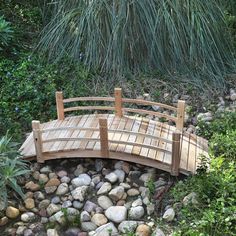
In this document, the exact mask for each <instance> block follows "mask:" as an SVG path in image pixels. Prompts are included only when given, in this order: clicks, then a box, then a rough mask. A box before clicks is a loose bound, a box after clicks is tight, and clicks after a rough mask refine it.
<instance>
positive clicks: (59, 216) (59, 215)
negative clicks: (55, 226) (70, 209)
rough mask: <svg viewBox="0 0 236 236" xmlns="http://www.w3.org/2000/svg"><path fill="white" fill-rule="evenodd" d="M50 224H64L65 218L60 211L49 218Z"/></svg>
mask: <svg viewBox="0 0 236 236" xmlns="http://www.w3.org/2000/svg"><path fill="white" fill-rule="evenodd" d="M49 221H50V222H58V223H59V224H64V223H65V217H64V213H63V212H62V211H58V212H57V213H55V214H54V215H52V216H51V217H49Z"/></svg>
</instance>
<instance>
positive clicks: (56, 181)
mask: <svg viewBox="0 0 236 236" xmlns="http://www.w3.org/2000/svg"><path fill="white" fill-rule="evenodd" d="M60 183H61V182H60V180H59V179H58V178H52V179H50V180H49V181H48V182H47V183H46V184H45V186H44V187H53V186H56V187H57V186H59V185H60Z"/></svg>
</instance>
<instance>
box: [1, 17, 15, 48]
mask: <svg viewBox="0 0 236 236" xmlns="http://www.w3.org/2000/svg"><path fill="white" fill-rule="evenodd" d="M12 38H13V29H12V27H11V25H10V23H9V22H7V21H6V20H4V18H3V16H0V51H1V50H3V48H4V47H6V46H8V45H9V43H10V41H11V40H12Z"/></svg>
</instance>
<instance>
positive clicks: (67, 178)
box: [61, 176, 70, 184]
mask: <svg viewBox="0 0 236 236" xmlns="http://www.w3.org/2000/svg"><path fill="white" fill-rule="evenodd" d="M61 183H67V184H68V183H70V178H69V177H67V176H64V177H62V178H61Z"/></svg>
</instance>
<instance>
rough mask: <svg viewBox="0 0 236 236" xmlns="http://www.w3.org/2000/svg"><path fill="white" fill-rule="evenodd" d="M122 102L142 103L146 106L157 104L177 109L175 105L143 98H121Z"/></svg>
mask: <svg viewBox="0 0 236 236" xmlns="http://www.w3.org/2000/svg"><path fill="white" fill-rule="evenodd" d="M122 102H126V103H135V104H142V105H148V106H159V107H163V108H165V109H168V110H172V111H177V108H176V107H173V106H169V105H166V104H163V103H159V102H152V101H147V100H143V99H132V98H122Z"/></svg>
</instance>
